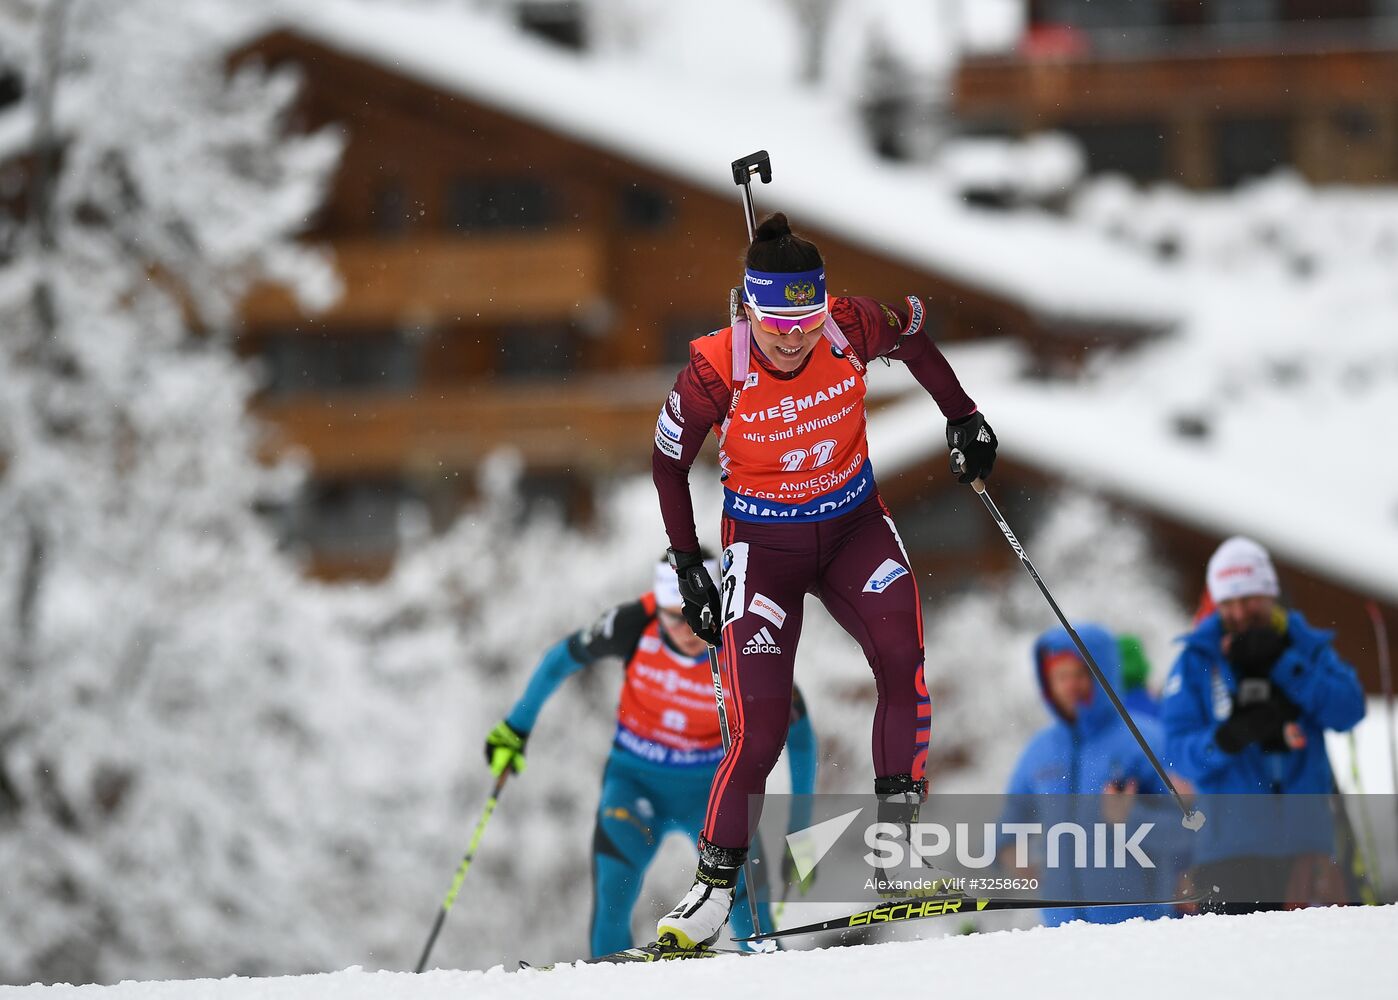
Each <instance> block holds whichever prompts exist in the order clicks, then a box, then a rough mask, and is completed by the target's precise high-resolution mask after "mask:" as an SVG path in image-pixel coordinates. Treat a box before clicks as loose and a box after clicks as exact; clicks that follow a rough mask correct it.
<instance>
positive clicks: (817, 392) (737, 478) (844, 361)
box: [700, 321, 874, 523]
mask: <svg viewBox="0 0 1398 1000" xmlns="http://www.w3.org/2000/svg"><path fill="white" fill-rule="evenodd" d="M829 322H830V323H831V325H833V321H829ZM836 332H838V331H836ZM733 336H734V332H733V329H732V328H729V329H726V330H722V331H720V332H718V333H717V334H715V335H714V336H713V337H711V338H708V339H706V340H705V341H703V342H701V345H700V351H701V353H702V354H704V355H705V356H706V358H707V360H708V361H709V362H710V363H711V364H713V365H714V367H715V370H717V371H719V372H723V373H727V372H729V371H735V373H737V374H740V375H741V373H742V370H743V369H744V368H746V367H747V366H745V365H733V364H732V350H733ZM740 339H742V338H740ZM838 339H839V340H840V341H843V339H844V338H843V337H839V338H838ZM844 346H845V349H844V350H841V348H840V346H837V343H836V341H835V340H834V339H832V338H827V339H826V340H825V341H824V342H822V343H820V344H818V345H816V347H815V349H814V350H813V351H812V352H811V355H810V358H809V359H808V360H807V362H806V366H805V367H804V368H803V369H802V370H801V373H800V374H799V375H797V376H796V377H795V378H793V379H778V378H775V377H774V376H773V375H772V374H771V373H770V372H768V371H767V370H766V369H763V368H760V367H756V366H754V367H753V368H752V370H750V371H748V372H747V374H746V377H744V378H743V379H742V385H741V386H734V387H733V388H734V391H733V401H732V404H731V405H730V407H729V411H728V417H727V420H726V421H725V423H724V425H723V426H722V427H721V428H720V439H719V441H720V443H719V465H720V467H721V469H722V470H723V486H724V502H723V507H724V512H725V513H726V514H727V515H728V516H730V517H734V518H737V519H738V520H741V521H756V522H759V523H764V522H769V521H781V520H790V521H822V520H826V519H828V518H832V517H838V516H840V515H841V514H844V513H846V512H848V511H849V510H851V509H853V508H854V507H856V506H858V505H859V504H860V503H862V502H863V501H864V500H867V499H868V498H869V497H870V496H872V495H873V492H874V474H873V469H872V468H871V466H870V464H869V445H868V439H867V436H866V433H865V410H864V391H865V382H864V366H863V365H862V364H860V363H859V361H858V359H857V358H855V357H854V356H853V354H852V353H850V352H849V351H848V346H847V344H846V345H844Z"/></svg>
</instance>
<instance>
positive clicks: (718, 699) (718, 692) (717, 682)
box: [709, 646, 762, 934]
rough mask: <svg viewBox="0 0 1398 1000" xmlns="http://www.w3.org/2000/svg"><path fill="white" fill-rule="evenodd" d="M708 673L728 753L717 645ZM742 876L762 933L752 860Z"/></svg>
mask: <svg viewBox="0 0 1398 1000" xmlns="http://www.w3.org/2000/svg"><path fill="white" fill-rule="evenodd" d="M709 673H711V674H712V675H713V678H714V704H715V705H716V706H717V707H718V732H719V735H720V736H722V737H723V753H724V755H725V756H727V754H728V748H729V747H731V746H732V745H733V738H732V736H730V735H729V732H728V707H727V705H725V704H724V700H723V678H722V676H721V675H720V674H719V670H718V650H717V647H714V646H710V647H709ZM743 878H744V879H745V880H746V881H747V889H748V911H749V912H750V913H751V915H752V925H753V926H754V927H756V928H757V933H759V934H761V933H762V921H761V919H760V916H759V914H758V909H757V883H756V882H754V881H753V877H752V862H751V861H749V860H748V859H747V858H743Z"/></svg>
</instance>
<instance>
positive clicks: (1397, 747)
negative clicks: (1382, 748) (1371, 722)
mask: <svg viewBox="0 0 1398 1000" xmlns="http://www.w3.org/2000/svg"><path fill="white" fill-rule="evenodd" d="M1364 609H1365V610H1366V611H1368V612H1369V621H1370V622H1372V623H1373V626H1374V642H1375V644H1376V646H1377V650H1378V658H1379V683H1380V684H1381V685H1382V687H1383V700H1384V704H1385V706H1386V707H1387V708H1388V759H1389V766H1390V767H1391V768H1392V774H1393V792H1394V794H1395V795H1398V736H1395V735H1394V731H1393V725H1394V723H1393V674H1392V666H1391V664H1390V663H1389V660H1388V625H1387V624H1386V623H1385V622H1384V620H1383V612H1381V611H1379V606H1378V605H1377V604H1375V603H1374V602H1373V601H1365V602H1364Z"/></svg>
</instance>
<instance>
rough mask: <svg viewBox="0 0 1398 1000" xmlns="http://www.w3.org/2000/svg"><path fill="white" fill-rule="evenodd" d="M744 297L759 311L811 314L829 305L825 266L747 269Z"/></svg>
mask: <svg viewBox="0 0 1398 1000" xmlns="http://www.w3.org/2000/svg"><path fill="white" fill-rule="evenodd" d="M743 298H744V299H745V300H746V301H747V303H748V305H750V306H752V307H754V308H755V309H756V310H757V311H758V313H759V315H762V314H765V315H769V316H784V317H794V316H809V315H810V314H811V313H816V312H820V311H821V310H822V309H824V308H825V306H826V302H825V268H823V267H818V268H815V269H814V270H811V271H794V272H793V271H751V270H749V271H744V272H743Z"/></svg>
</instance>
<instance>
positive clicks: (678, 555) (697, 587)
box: [670, 549, 723, 646]
mask: <svg viewBox="0 0 1398 1000" xmlns="http://www.w3.org/2000/svg"><path fill="white" fill-rule="evenodd" d="M670 566H671V567H672V568H673V569H674V571H675V575H676V576H677V577H679V582H680V596H681V597H683V598H684V620H685V621H687V622H689V627H690V628H692V629H694V634H695V635H697V636H698V637H699V638H701V639H703V640H704V641H705V642H707V643H708V644H709V645H710V646H717V645H718V644H719V639H720V637H721V636H722V635H723V607H722V605H721V604H720V603H719V599H718V588H717V587H715V586H714V581H713V577H711V576H709V571H708V569H707V568H706V567H705V566H704V554H703V553H702V552H676V551H675V550H674V549H671V550H670Z"/></svg>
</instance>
